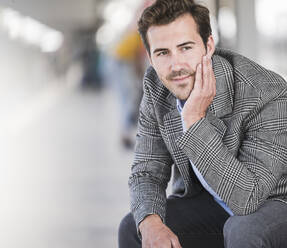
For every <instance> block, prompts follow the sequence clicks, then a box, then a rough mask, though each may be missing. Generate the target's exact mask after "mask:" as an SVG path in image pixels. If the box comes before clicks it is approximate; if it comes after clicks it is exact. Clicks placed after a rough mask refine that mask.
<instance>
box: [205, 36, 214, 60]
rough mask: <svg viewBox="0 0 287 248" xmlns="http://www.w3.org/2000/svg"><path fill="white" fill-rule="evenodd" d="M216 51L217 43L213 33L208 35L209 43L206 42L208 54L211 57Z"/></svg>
mask: <svg viewBox="0 0 287 248" xmlns="http://www.w3.org/2000/svg"><path fill="white" fill-rule="evenodd" d="M214 51H215V44H214V40H213V37H212V35H210V36H209V37H208V40H207V43H206V55H207V56H208V57H209V58H211V56H212V55H213V53H214Z"/></svg>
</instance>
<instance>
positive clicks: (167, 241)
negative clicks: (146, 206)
mask: <svg viewBox="0 0 287 248" xmlns="http://www.w3.org/2000/svg"><path fill="white" fill-rule="evenodd" d="M139 229H140V232H141V235H142V247H143V248H181V245H180V243H179V241H178V238H177V236H176V235H175V234H174V233H173V232H172V231H171V230H170V229H169V228H168V227H167V226H166V225H165V224H163V223H162V221H161V219H160V217H159V216H158V215H149V216H147V217H146V218H145V219H144V220H143V221H142V222H141V223H140V225H139Z"/></svg>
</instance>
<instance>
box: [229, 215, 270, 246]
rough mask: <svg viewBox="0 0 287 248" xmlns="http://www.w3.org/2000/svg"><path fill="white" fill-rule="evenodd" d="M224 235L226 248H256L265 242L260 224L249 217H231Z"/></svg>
mask: <svg viewBox="0 0 287 248" xmlns="http://www.w3.org/2000/svg"><path fill="white" fill-rule="evenodd" d="M223 235H224V247H226V248H239V247H245V248H253V247H254V248H256V247H262V244H263V242H264V237H263V235H262V227H260V223H258V222H257V223H256V222H254V221H253V220H252V218H250V217H249V216H233V217H230V218H229V219H228V220H227V221H226V223H225V224H224V228H223Z"/></svg>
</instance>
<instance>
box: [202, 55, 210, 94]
mask: <svg viewBox="0 0 287 248" xmlns="http://www.w3.org/2000/svg"><path fill="white" fill-rule="evenodd" d="M202 65H203V68H202V78H203V80H202V81H203V82H202V88H203V89H205V90H207V89H208V88H209V75H208V74H209V73H208V69H209V68H208V59H207V57H206V56H203V58H202Z"/></svg>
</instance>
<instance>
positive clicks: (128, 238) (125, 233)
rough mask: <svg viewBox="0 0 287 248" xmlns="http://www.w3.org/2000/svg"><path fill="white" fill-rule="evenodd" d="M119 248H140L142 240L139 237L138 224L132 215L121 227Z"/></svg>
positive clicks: (127, 217) (125, 219)
mask: <svg viewBox="0 0 287 248" xmlns="http://www.w3.org/2000/svg"><path fill="white" fill-rule="evenodd" d="M118 243H119V248H121V247H135V248H136V247H140V240H139V238H138V235H137V230H136V224H135V221H134V217H133V215H132V214H131V213H129V214H128V215H126V216H125V217H124V218H123V219H122V221H121V222H120V225H119V233H118Z"/></svg>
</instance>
